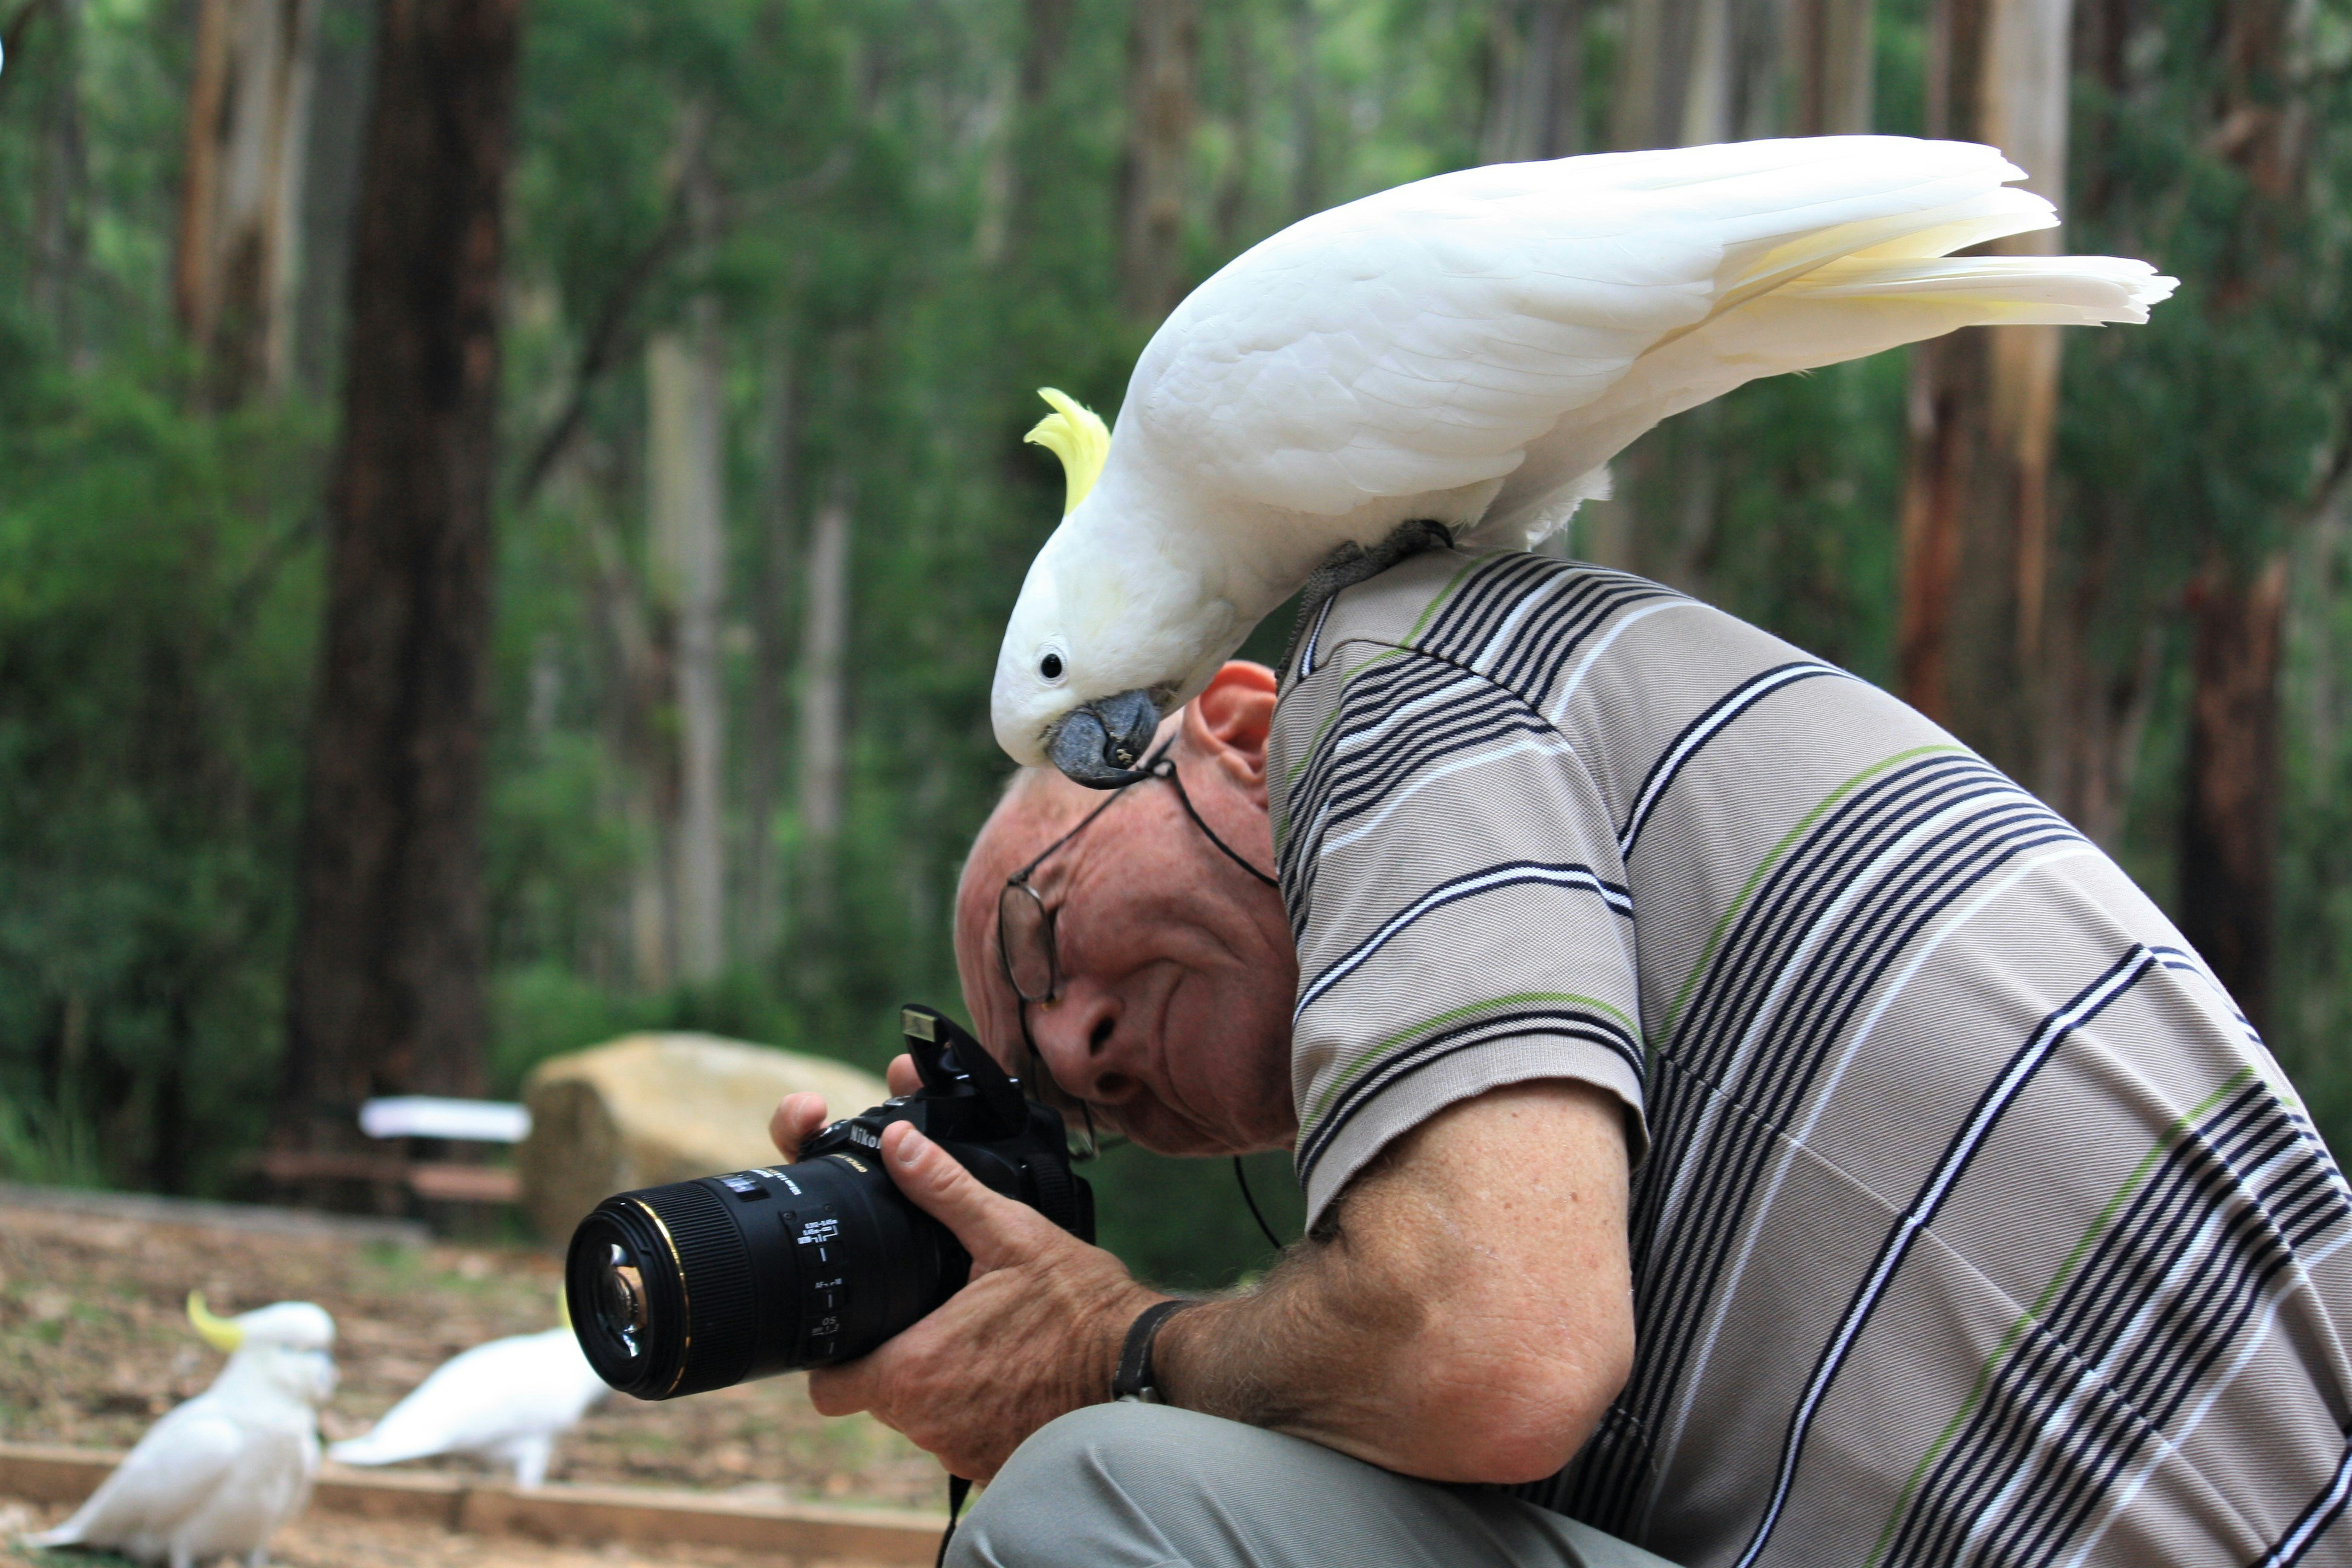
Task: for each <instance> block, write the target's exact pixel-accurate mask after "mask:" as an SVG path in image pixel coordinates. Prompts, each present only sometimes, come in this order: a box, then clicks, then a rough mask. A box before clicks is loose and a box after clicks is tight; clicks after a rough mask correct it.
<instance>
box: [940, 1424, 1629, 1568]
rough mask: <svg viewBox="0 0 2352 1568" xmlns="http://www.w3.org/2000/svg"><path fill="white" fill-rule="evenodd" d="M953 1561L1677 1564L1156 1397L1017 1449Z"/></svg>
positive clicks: (1419, 1567)
mask: <svg viewBox="0 0 2352 1568" xmlns="http://www.w3.org/2000/svg"><path fill="white" fill-rule="evenodd" d="M948 1564H949V1568H1063V1565H1065V1564H1066V1565H1067V1568H1171V1565H1177V1564H1181V1565H1183V1568H1335V1565H1336V1568H1359V1565H1363V1568H1375V1565H1377V1568H1391V1565H1394V1568H1407V1565H1411V1568H1672V1564H1670V1563H1666V1562H1665V1560H1664V1558H1660V1557H1654V1556H1652V1555H1651V1554H1650V1553H1649V1552H1644V1551H1643V1550H1642V1549H1641V1548H1640V1547H1638V1546H1629V1545H1627V1544H1626V1543H1625V1542H1622V1541H1619V1540H1617V1539H1616V1538H1615V1537H1614V1536H1609V1535H1603V1534H1601V1532H1600V1531H1597V1530H1594V1529H1592V1528H1591V1527H1590V1526H1588V1525H1582V1524H1579V1523H1578V1522H1576V1521H1574V1520H1572V1519H1567V1518H1564V1517H1562V1516H1561V1515H1559V1514H1556V1513H1550V1512H1547V1511H1546V1510H1543V1509H1539V1508H1538V1507H1536V1506H1535V1505H1534V1504H1533V1503H1526V1502H1521V1501H1519V1500H1517V1499H1516V1498H1512V1497H1508V1496H1506V1495H1504V1494H1503V1493H1501V1492H1499V1491H1492V1490H1488V1489H1486V1488H1482V1487H1452V1486H1441V1485H1439V1484H1437V1483H1436V1482H1434V1481H1418V1480H1413V1479H1411V1478H1409V1477H1405V1476H1400V1475H1396V1474H1394V1473H1392V1472H1391V1471H1388V1470H1383V1469H1381V1468H1377V1467H1376V1466H1372V1465H1368V1464H1365V1463H1364V1462H1363V1461H1361V1460H1360V1459H1351V1458H1348V1457H1347V1456H1346V1455H1344V1454H1339V1453H1334V1452H1333V1451H1332V1450H1331V1449H1328V1448H1324V1447H1318V1446H1317V1445H1315V1444H1313V1443H1308V1442H1306V1441H1303V1440H1302V1439H1300V1438H1297V1437H1286V1436H1282V1435H1281V1434H1279V1433H1276V1432H1266V1431H1262V1430H1260V1429H1259V1428H1257V1427H1255V1426H1241V1425H1240V1424H1238V1423H1236V1422H1232V1421H1221V1420H1219V1419H1218V1418H1217V1417H1215V1416H1213V1415H1199V1414H1197V1413H1196V1412H1193V1411H1190V1410H1177V1409H1172V1408H1170V1407H1169V1406H1166V1405H1133V1404H1127V1405H1090V1406H1088V1407H1087V1409H1084V1410H1078V1411H1073V1412H1072V1413H1071V1414H1069V1415H1065V1416H1063V1417H1062V1418H1061V1419H1060V1420H1058V1421H1055V1422H1054V1423H1053V1424H1052V1425H1051V1426H1046V1427H1045V1428H1044V1429H1042V1430H1041V1431H1039V1432H1038V1433H1037V1434H1036V1435H1035V1436H1033V1437H1031V1438H1030V1439H1029V1440H1028V1441H1027V1442H1026V1443H1024V1444H1022V1445H1021V1447H1020V1448H1019V1449H1018V1450H1017V1451H1016V1452H1015V1453H1014V1454H1013V1458H1012V1459H1011V1461H1010V1462H1008V1463H1007V1464H1006V1465H1005V1467H1004V1469H1003V1472H1002V1473H1000V1474H999V1475H998V1476H997V1478H996V1479H995V1481H994V1482H993V1483H992V1484H991V1485H990V1487H989V1488H988V1489H987V1490H986V1491H984V1492H982V1494H981V1496H980V1500H979V1501H978V1502H977V1503H975V1504H974V1505H973V1506H972V1509H971V1512H970V1513H969V1514H967V1515H966V1516H965V1518H964V1522H963V1523H962V1524H961V1526H959V1527H958V1528H957V1530H956V1532H955V1543H954V1545H953V1546H952V1547H951V1548H950V1550H949V1552H948Z"/></svg>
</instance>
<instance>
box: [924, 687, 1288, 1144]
mask: <svg viewBox="0 0 2352 1568" xmlns="http://www.w3.org/2000/svg"><path fill="white" fill-rule="evenodd" d="M1274 700H1275V679H1274V674H1273V672H1272V671H1270V670H1268V669H1266V668H1265V667H1263V666H1261V665H1255V664H1242V663H1232V664H1227V665H1226V666H1225V667H1224V668H1223V669H1222V670H1220V671H1219V672H1218V674H1217V675H1216V677H1215V679H1213V680H1212V681H1211V682H1210V683H1209V687H1208V689H1206V690H1205V691H1203V692H1202V694H1201V695H1200V696H1199V697H1198V698H1197V699H1195V700H1193V701H1192V703H1190V704H1189V705H1187V706H1186V707H1185V708H1184V709H1183V710H1181V712H1179V713H1178V714H1177V715H1176V716H1175V717H1173V718H1171V719H1170V720H1168V721H1166V722H1165V723H1164V724H1163V725H1162V726H1161V728H1160V737H1159V739H1160V743H1162V744H1167V745H1169V747H1170V749H1169V752H1168V755H1169V756H1170V758H1171V760H1172V761H1173V762H1174V763H1175V765H1176V773H1177V778H1178V779H1179V780H1180V781H1181V785H1182V788H1183V792H1184V797H1183V798H1180V796H1179V795H1178V793H1177V790H1176V788H1175V787H1173V786H1172V785H1171V784H1169V783H1167V782H1165V781H1161V780H1150V781H1147V782H1145V783H1141V784H1134V785H1131V786H1129V788H1128V789H1127V790H1126V791H1125V792H1124V793H1122V794H1121V795H1118V797H1116V798H1115V799H1114V800H1113V801H1112V802H1111V804H1110V805H1108V808H1107V809H1105V810H1104V811H1103V812H1102V815H1101V816H1098V817H1097V818H1095V820H1094V821H1093V822H1091V823H1090V824H1088V825H1087V826H1086V829H1085V831H1084V832H1081V833H1079V834H1077V835H1076V837H1072V838H1071V839H1069V841H1068V842H1067V843H1065V844H1063V845H1062V846H1061V847H1059V848H1057V849H1055V850H1054V851H1053V853H1052V854H1050V855H1046V857H1045V859H1044V860H1043V861H1042V862H1039V863H1038V864H1037V866H1036V869H1035V870H1034V872H1033V873H1032V874H1031V877H1030V884H1031V886H1033V887H1034V889H1036V891H1037V893H1038V894H1039V896H1040V897H1041V898H1042V899H1043V900H1044V901H1045V907H1046V908H1048V909H1050V910H1053V911H1054V917H1055V918H1054V932H1055V958H1056V961H1057V964H1058V969H1059V980H1060V984H1059V989H1058V991H1057V993H1056V994H1055V999H1054V1000H1053V1002H1052V1003H1050V1004H1046V1005H1041V1004H1039V1003H1035V1002H1032V1003H1029V1004H1027V1005H1026V1011H1027V1014H1028V1026H1029V1038H1030V1039H1031V1040H1033V1041H1034V1042H1035V1044H1036V1048H1037V1051H1038V1053H1039V1054H1040V1055H1041V1056H1042V1057H1043V1058H1045V1066H1046V1068H1047V1069H1048V1070H1049V1071H1050V1072H1051V1073H1052V1075H1053V1077H1054V1080H1055V1083H1057V1084H1058V1085H1059V1086H1060V1087H1061V1088H1062V1089H1063V1090H1064V1091H1066V1093H1068V1094H1070V1095H1073V1096H1075V1097H1076V1098H1078V1099H1080V1100H1085V1101H1087V1104H1088V1105H1089V1106H1090V1107H1092V1108H1093V1111H1094V1115H1095V1117H1096V1120H1097V1121H1107V1122H1108V1123H1109V1124H1110V1125H1112V1126H1115V1127H1117V1128H1118V1130H1119V1131H1123V1132H1125V1133H1127V1134H1128V1135H1129V1137H1132V1138H1133V1139H1135V1141H1136V1142H1139V1143H1141V1144H1144V1145H1145V1146H1146V1147H1148V1148H1151V1149H1157V1150H1159V1151H1160V1152H1163V1153H1184V1154H1207V1153H1220V1152H1242V1151H1245V1150H1251V1149H1265V1148H1280V1147H1286V1146H1287V1145H1288V1144H1289V1142H1290V1139H1291V1136H1292V1134H1293V1133H1294V1132H1295V1131H1297V1121H1296V1118H1295V1116H1294V1113H1293V1110H1292V1108H1291V1100H1290V1004H1291V998H1292V995H1293V994H1294V993H1295V992H1296V990H1297V979H1298V963H1297V955H1296V953H1295V952H1294V951H1293V950H1292V947H1291V942H1290V928H1289V925H1288V922H1287V921H1286V919H1285V916H1284V913H1283V908H1282V899H1281V896H1280V895H1279V894H1278V893H1276V891H1275V890H1274V889H1271V888H1269V887H1267V886H1266V885H1265V883H1263V882H1261V881H1260V880H1258V879H1257V878H1255V877H1254V876H1252V875H1251V874H1250V873H1249V872H1248V871H1247V870H1245V869H1244V868H1243V867H1241V866H1238V865H1236V864H1234V860H1233V859H1232V858H1229V857H1228V856H1227V855H1226V854H1225V853H1224V852H1223V850H1221V849H1220V848H1219V847H1217V841H1218V840H1222V841H1223V843H1224V844H1225V845H1227V846H1229V847H1231V848H1232V849H1233V850H1234V853H1235V854H1238V855H1239V856H1241V857H1242V858H1244V859H1245V860H1246V861H1248V862H1249V864H1250V865H1252V866H1255V867H1258V868H1264V869H1265V870H1268V871H1270V870H1271V869H1272V868H1273V864H1274V843H1273V832H1272V827H1271V825H1270V823H1269V821H1268V819H1267V816H1266V795H1265V741H1266V731H1267V730H1268V728H1269V727H1270V726H1271V725H1272V723H1273V721H1274ZM1184 798H1189V799H1190V800H1191V802H1192V807H1193V809H1194V810H1196V811H1198V812H1199V813H1200V816H1201V821H1202V824H1203V825H1205V826H1206V829H1207V831H1206V832H1204V831H1202V826H1196V825H1195V824H1194V823H1193V822H1192V818H1191V817H1190V816H1188V814H1187V813H1186V811H1185V809H1184ZM1102 805H1104V797H1103V796H1102V795H1100V794H1098V793H1097V792H1095V791H1093V790H1088V789H1083V788H1081V787H1079V786H1078V785H1076V784H1072V783H1070V782H1069V781H1068V780H1067V779H1066V778H1064V777H1062V776H1061V775H1060V774H1059V773H1053V772H1050V771H1047V770H1045V769H1038V768H1033V769H1030V770H1027V771H1026V772H1024V773H1023V774H1022V775H1021V776H1020V777H1019V778H1018V779H1017V780H1016V781H1015V782H1014V784H1013V788H1012V789H1010V790H1008V791H1007V792H1006V794H1005V796H1004V799H1003V801H1002V802H1001V803H1000V804H999V805H998V806H997V808H996V811H995V812H994V814H993V815H992V816H990V818H989V820H988V825H987V826H985V827H983V828H982V830H981V835H980V838H979V841H978V842H977V843H975V844H974V845H973V846H972V851H971V859H970V860H968V861H967V862H966V863H965V865H964V872H963V880H962V882H961V885H960V886H959V888H958V889H957V894H956V964H957V967H958V969H959V970H960V971H961V974H962V977H963V994H964V1000H965V1003H966V1005H968V1006H969V1007H970V1008H971V1015H972V1020H973V1022H974V1024H975V1025H976V1026H978V1028H979V1032H980V1036H981V1038H982V1039H983V1040H985V1041H986V1042H987V1043H988V1047H989V1049H990V1050H991V1051H992V1052H993V1053H994V1054H995V1055H996V1056H997V1058H999V1059H1000V1060H1002V1061H1003V1063H1004V1064H1005V1066H1006V1067H1007V1068H1009V1069H1011V1070H1013V1071H1014V1072H1021V1071H1024V1070H1026V1063H1025V1062H1024V1059H1023V1058H1024V1055H1025V1047H1024V1045H1023V1043H1022V1029H1021V1026H1022V1012H1023V1004H1022V1003H1021V1001H1020V998H1019V997H1018V995H1017V994H1015V993H1014V991H1013V986H1012V984H1011V983H1010V982H1009V981H1008V980H1007V979H1006V978H1005V973H1004V968H1003V962H1002V960H1001V958H1000V956H999V949H998V933H997V899H998V895H999V894H1000V893H1001V892H1002V890H1003V887H1004V884H1005V881H1006V879H1008V878H1010V877H1012V876H1013V874H1014V873H1016V872H1018V871H1020V870H1021V869H1022V868H1024V867H1025V866H1028V865H1030V863H1031V862H1033V861H1036V860H1037V858H1038V857H1039V855H1041V854H1044V853H1045V850H1046V849H1047V848H1048V847H1050V846H1052V845H1053V844H1054V843H1055V840H1056V839H1059V838H1061V837H1063V836H1064V835H1066V834H1067V833H1069V832H1070V830H1071V829H1072V828H1074V827H1076V826H1078V825H1079V824H1080V823H1081V822H1082V821H1084V820H1085V819H1086V816H1087V813H1088V812H1090V811H1093V810H1094V809H1095V808H1097V807H1098V806H1102ZM1211 834H1213V835H1215V839H1212V838H1211V837H1210V835H1211Z"/></svg>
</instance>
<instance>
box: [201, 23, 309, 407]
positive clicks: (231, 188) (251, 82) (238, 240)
mask: <svg viewBox="0 0 2352 1568" xmlns="http://www.w3.org/2000/svg"><path fill="white" fill-rule="evenodd" d="M316 9H317V0H203V5H202V6H201V8H200V9H199V11H198V13H197V22H196V67H195V75H194V81H193V83H192V85H191V88H190V90H189V94H188V144H187V162H186V174H185V176H184V184H183V186H182V191H181V205H180V233H179V244H178V253H177V255H176V256H175V257H174V258H173V280H172V281H173V290H172V291H173V308H174V310H176V311H177V313H178V316H179V321H180V327H181V330H182V331H184V332H185V333H186V334H187V336H188V339H189V341H190V342H194V344H195V345H196V346H197V347H198V349H199V350H201V351H202V352H203V353H204V355H205V364H206V375H205V389H206V394H207V396H208V398H209V400H210V401H212V402H213V403H214V404H215V405H231V404H235V403H237V402H239V401H242V400H243V399H244V398H246V397H247V396H249V395H252V394H253V393H255V392H257V391H260V390H262V389H264V388H268V389H272V390H275V389H277V388H278V387H281V386H283V385H284V384H285V378H286V374H287V372H288V370H289V368H290V365H291V363H292V343H293V339H292V316H293V310H294V290H295V280H296V277H297V268H298V266H299V255H300V238H301V228H300V224H299V216H300V212H301V197H300V193H301V189H302V162H303V151H304V148H305V145H306V142H307V135H306V132H308V129H309V118H310V116H309V110H310V79H311V53H312V35H313V33H314V31H315V27H314V26H313V23H314V19H315V13H316Z"/></svg>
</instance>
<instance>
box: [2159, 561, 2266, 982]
mask: <svg viewBox="0 0 2352 1568" xmlns="http://www.w3.org/2000/svg"><path fill="white" fill-rule="evenodd" d="M2285 603H2286V557H2285V555H2284V553H2283V552H2282V553H2278V554H2273V556H2272V557H2271V558H2270V559H2269V560H2268V561H2266V562H2264V563H2263V564H2262V566H2261V567H2260V568H2259V569H2258V570H2256V571H2255V572H2253V573H2252V574H2248V573H2246V572H2245V571H2244V570H2243V569H2242V568H2237V567H2234V566H2233V565H2231V563H2228V562H2226V561H2223V560H2221V559H2219V558H2216V559H2215V560H2214V561H2212V562H2211V563H2209V564H2208V565H2207V566H2206V568H2205V569H2204V570H2203V571H2202V572H2200V573H2199V574H2198V576H2197V578H2196V580H2195V581H2194V582H2193V583H2192V584H2190V587H2189V613H2190V616H2191V617H2192V618H2193V621H2194V625H2195V627H2196V635H2195V647H2194V651H2193V653H2192V655H2191V658H2190V671H2191V676H2192V679H2193V682H2194V686H2193V689H2192V690H2191V692H2190V695H2189V763H2188V769H2189V772H2188V784H2189V787H2188V790H2187V791H2186V795H2187V799H2186V802H2185V804H2184V806H2183V809H2182V811H2181V819H2180V933H2181V934H2182V935H2183V936H2185V937H2187V938H2188V939H2189V945H2190V946H2192V947H2194V948H2195V949H2196V950H2197V951H2198V952H2199V953H2200V954H2201V955H2202V956H2203V957H2204V959H2205V962H2206V963H2210V964H2211V965H2212V966H2213V972H2214V973H2215V974H2216V975H2218V976H2220V978H2221V983H2222V984H2224V985H2226V986H2227V987H2229V991H2230V994H2231V996H2233V997H2235V998H2236V999H2237V1003H2238V1006H2239V1008H2240V1009H2241V1010H2242V1012H2244V1014H2245V1015H2246V1016H2247V1018H2249V1019H2250V1020H2252V1023H2253V1025H2254V1026H2255V1027H2256V1028H2258V1029H2259V1028H2261V1027H2263V1025H2264V1023H2265V1021H2266V1020H2267V1018H2268V1017H2269V1014H2270V975H2271V933H2272V914H2271V904H2272V889H2273V876H2272V866H2273V861H2274V860H2275V858H2276V856H2277V848H2278V798H2279V787H2278V763H2279V748H2278V675H2279V632H2280V626H2281V616H2282V612H2283V610H2284V606H2285Z"/></svg>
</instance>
